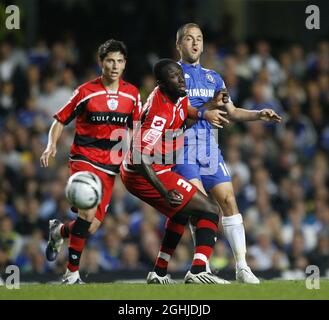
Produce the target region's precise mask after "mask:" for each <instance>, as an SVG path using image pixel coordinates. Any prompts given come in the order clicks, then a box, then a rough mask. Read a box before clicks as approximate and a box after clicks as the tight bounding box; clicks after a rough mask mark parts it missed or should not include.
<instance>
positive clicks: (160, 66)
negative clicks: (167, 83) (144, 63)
mask: <svg viewBox="0 0 329 320" xmlns="http://www.w3.org/2000/svg"><path fill="white" fill-rule="evenodd" d="M171 64H174V65H176V66H179V65H178V63H177V62H176V61H174V60H172V59H161V60H159V61H158V62H157V63H156V64H155V65H154V66H153V74H154V76H155V78H156V80H158V81H164V80H165V77H164V74H163V71H164V70H165V69H166V68H167V67H168V66H169V65H171Z"/></svg>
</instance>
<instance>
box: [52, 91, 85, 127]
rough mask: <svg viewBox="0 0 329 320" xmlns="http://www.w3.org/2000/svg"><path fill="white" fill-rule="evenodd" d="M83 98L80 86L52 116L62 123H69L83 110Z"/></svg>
mask: <svg viewBox="0 0 329 320" xmlns="http://www.w3.org/2000/svg"><path fill="white" fill-rule="evenodd" d="M83 98H84V96H83V93H82V90H81V88H78V89H76V90H75V91H74V92H73V94H72V97H71V98H70V100H69V101H68V102H67V103H66V105H64V106H63V107H62V108H61V109H60V110H59V111H58V112H56V113H55V114H54V118H55V119H56V120H58V121H59V122H61V123H62V124H64V125H67V124H69V123H70V122H71V121H72V120H73V119H74V118H75V117H76V116H78V115H79V114H80V113H81V112H82V111H83V108H84V103H83V101H84V100H83Z"/></svg>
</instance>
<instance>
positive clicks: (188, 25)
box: [176, 22, 201, 43]
mask: <svg viewBox="0 0 329 320" xmlns="http://www.w3.org/2000/svg"><path fill="white" fill-rule="evenodd" d="M192 28H198V29H199V30H200V31H201V28H200V26H199V25H198V24H196V23H193V22H190V23H186V24H184V25H182V26H181V27H180V28H179V29H178V30H177V33H176V42H177V43H180V42H181V41H182V39H183V37H184V35H185V33H186V31H187V30H188V29H192Z"/></svg>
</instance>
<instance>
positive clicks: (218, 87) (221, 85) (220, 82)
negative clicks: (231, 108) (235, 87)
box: [216, 73, 232, 102]
mask: <svg viewBox="0 0 329 320" xmlns="http://www.w3.org/2000/svg"><path fill="white" fill-rule="evenodd" d="M222 89H226V85H225V82H224V80H223V79H222V77H221V76H220V75H219V74H218V73H216V93H217V92H218V91H220V90H222ZM229 102H232V99H231V97H230V93H229Z"/></svg>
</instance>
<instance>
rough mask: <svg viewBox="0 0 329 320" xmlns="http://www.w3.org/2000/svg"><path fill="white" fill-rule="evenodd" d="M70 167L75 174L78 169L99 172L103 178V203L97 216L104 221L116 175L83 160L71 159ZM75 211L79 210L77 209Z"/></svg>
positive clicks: (71, 172) (98, 209) (98, 208)
mask: <svg viewBox="0 0 329 320" xmlns="http://www.w3.org/2000/svg"><path fill="white" fill-rule="evenodd" d="M69 167H70V174H71V175H73V174H74V173H76V172H78V171H90V172H92V173H95V174H97V175H98V177H99V178H100V179H101V181H102V185H103V198H102V201H101V203H100V204H99V205H98V207H97V211H96V215H95V217H96V218H97V220H99V221H100V222H103V220H104V218H105V215H106V209H107V206H108V205H109V204H110V201H111V197H112V191H113V185H114V181H115V176H114V175H110V174H108V173H106V172H104V171H101V170H98V169H96V168H95V167H93V166H92V165H90V164H89V163H86V162H82V161H70V162H69ZM74 209H75V208H74ZM73 211H75V212H77V210H76V209H75V210H73Z"/></svg>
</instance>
